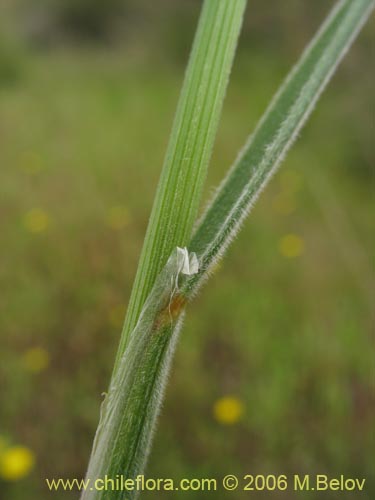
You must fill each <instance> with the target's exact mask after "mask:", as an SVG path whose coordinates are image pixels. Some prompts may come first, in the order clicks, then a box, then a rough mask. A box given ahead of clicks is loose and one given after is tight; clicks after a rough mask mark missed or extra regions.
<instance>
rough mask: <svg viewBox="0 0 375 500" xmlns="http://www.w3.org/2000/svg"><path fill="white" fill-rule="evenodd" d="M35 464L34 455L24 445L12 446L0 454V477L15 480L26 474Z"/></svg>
mask: <svg viewBox="0 0 375 500" xmlns="http://www.w3.org/2000/svg"><path fill="white" fill-rule="evenodd" d="M34 464H35V455H34V453H33V452H32V451H31V450H30V449H29V448H26V446H12V447H10V448H8V449H6V450H4V451H3V452H1V454H0V477H1V478H2V479H5V480H6V481H17V480H18V479H22V478H23V477H25V476H27V475H28V474H29V472H30V471H31V470H32V468H33V467H34Z"/></svg>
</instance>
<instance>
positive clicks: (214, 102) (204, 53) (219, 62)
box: [117, 0, 246, 361]
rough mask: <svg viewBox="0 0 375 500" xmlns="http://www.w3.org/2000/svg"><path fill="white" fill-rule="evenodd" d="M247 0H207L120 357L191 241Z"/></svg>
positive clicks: (143, 254)
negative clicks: (169, 266)
mask: <svg viewBox="0 0 375 500" xmlns="http://www.w3.org/2000/svg"><path fill="white" fill-rule="evenodd" d="M245 5H246V0H220V1H219V2H218V1H217V0H205V2H204V4H203V9H202V13H201V17H200V21H199V25H198V30H197V34H196V37H195V41H194V45H193V49H192V53H191V56H190V61H189V65H188V68H187V71H186V75H185V82H184V85H183V88H182V91H181V96H180V101H179V104H178V108H177V112H176V117H175V120H174V124H173V128H172V133H171V137H170V142H169V146H168V149H167V153H166V158H165V162H164V166H163V170H162V174H161V178H160V181H159V186H158V190H157V193H156V198H155V201H154V206H153V209H152V213H151V217H150V221H149V225H148V229H147V234H146V237H145V241H144V246H143V250H142V254H141V257H140V261H139V266H138V271H137V275H136V278H135V282H134V285H133V291H132V294H131V298H130V302H129V307H128V314H127V317H126V321H125V325H124V329H123V333H122V337H121V341H120V347H119V351H118V357H117V361H118V359H119V357H120V356H121V355H122V353H123V352H124V349H125V346H126V343H127V341H128V337H129V334H130V332H131V331H132V330H133V329H134V327H135V325H136V322H137V320H138V317H139V313H140V311H141V309H142V307H143V304H144V301H145V299H146V297H147V296H148V294H149V293H150V290H151V288H152V286H153V284H154V281H155V279H156V276H157V275H158V273H159V272H160V270H161V269H162V268H163V266H164V265H165V263H166V261H167V259H168V257H169V255H170V254H171V252H172V250H173V249H174V248H175V247H176V246H185V245H186V243H187V242H188V241H189V239H190V237H191V232H192V227H193V224H194V222H195V219H196V217H197V211H198V207H199V203H200V198H201V190H202V185H203V182H204V179H205V177H206V170H207V165H208V162H209V159H210V157H211V152H212V147H213V143H214V139H215V135H216V132H217V125H218V121H219V116H220V112H221V108H222V103H223V100H224V95H225V91H226V87H227V83H228V78H229V73H230V70H231V67H232V62H233V58H234V53H235V49H236V45H237V39H238V35H239V32H240V28H241V24H242V17H243V13H244V9H245Z"/></svg>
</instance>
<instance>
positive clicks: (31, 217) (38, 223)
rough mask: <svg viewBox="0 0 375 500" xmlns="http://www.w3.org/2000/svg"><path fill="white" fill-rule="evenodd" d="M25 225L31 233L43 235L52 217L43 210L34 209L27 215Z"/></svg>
mask: <svg viewBox="0 0 375 500" xmlns="http://www.w3.org/2000/svg"><path fill="white" fill-rule="evenodd" d="M24 224H25V227H26V229H27V230H28V231H30V233H42V232H43V231H45V230H46V229H47V228H48V226H49V224H50V217H49V215H48V214H47V212H45V211H44V210H42V209H41V208H33V209H32V210H29V212H27V213H26V215H25V218H24Z"/></svg>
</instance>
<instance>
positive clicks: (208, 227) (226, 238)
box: [186, 0, 375, 294]
mask: <svg viewBox="0 0 375 500" xmlns="http://www.w3.org/2000/svg"><path fill="white" fill-rule="evenodd" d="M374 4H375V2H374V1H373V0H343V1H340V2H338V4H337V5H336V6H335V7H334V9H333V10H332V12H331V13H330V15H329V16H328V18H327V19H326V21H325V22H324V24H323V25H322V27H321V28H320V30H319V31H318V33H317V34H316V36H315V38H314V39H313V40H312V42H311V43H310V45H309V46H308V47H307V49H306V50H305V52H304V53H303V55H302V57H301V59H300V61H299V62H298V64H297V65H296V66H295V67H294V69H293V70H292V72H291V73H290V75H289V76H288V77H287V79H286V81H285V82H284V84H283V85H282V86H281V88H280V90H279V92H278V93H277V94H276V96H275V98H274V99H273V101H272V102H271V104H270V106H269V108H268V110H267V111H266V113H265V114H264V116H263V118H262V119H261V121H260V123H259V125H258V126H257V128H256V130H255V132H254V134H253V135H252V136H251V137H250V139H249V141H248V143H247V144H246V145H245V147H244V148H243V150H242V151H241V153H240V155H239V157H238V159H237V160H236V162H235V164H234V165H233V167H232V168H231V170H230V171H229V173H228V175H227V177H226V178H225V179H224V181H223V182H222V184H221V185H220V186H219V188H218V190H217V192H216V195H215V196H214V199H213V200H212V202H211V203H210V205H209V206H208V208H207V210H206V212H205V214H204V215H203V217H202V219H201V221H200V223H199V225H198V227H197V229H196V231H195V233H194V235H193V238H192V240H191V242H190V244H189V249H190V250H192V251H194V252H196V253H197V255H198V257H199V260H200V262H201V266H202V269H201V272H200V273H199V275H197V276H194V277H192V278H191V279H190V280H189V283H188V284H187V291H186V293H190V294H192V293H194V292H195V291H196V289H197V288H198V287H199V285H200V283H201V282H203V281H204V279H205V278H206V276H207V273H208V272H209V271H210V269H211V268H212V266H213V265H214V264H215V262H216V261H217V259H218V258H220V256H221V255H222V254H223V253H224V252H225V250H226V248H227V246H228V245H229V243H230V242H231V241H232V239H233V237H234V236H235V234H236V233H237V231H238V229H239V228H240V226H241V223H242V221H243V220H244V218H245V217H246V215H247V214H248V213H249V211H250V209H251V207H252V206H253V204H254V202H255V201H256V199H257V197H258V196H259V194H260V192H261V191H262V189H263V188H264V187H265V185H266V184H267V182H268V181H269V180H270V178H271V176H272V175H273V173H274V172H275V171H276V169H277V167H278V166H279V165H280V163H281V161H282V159H283V158H284V156H285V153H286V152H287V150H288V149H289V148H290V146H291V145H292V143H293V141H294V140H295V138H296V137H297V134H298V132H299V131H300V129H301V127H302V126H303V124H304V123H305V121H306V119H307V118H308V117H309V115H310V114H311V112H312V110H313V108H314V105H315V103H316V101H317V100H318V98H319V96H320V94H321V92H322V91H323V89H324V88H325V86H326V85H327V83H328V81H329V79H330V77H331V76H332V75H333V73H334V71H335V69H336V67H337V65H338V64H339V62H340V60H341V59H342V57H343V56H344V54H345V53H346V51H347V50H348V48H349V47H350V45H351V43H352V42H353V40H354V39H355V36H356V35H357V33H358V32H359V30H360V28H361V27H362V25H363V23H364V22H365V21H366V19H367V18H368V16H369V15H370V13H371V11H372V9H373V8H374Z"/></svg>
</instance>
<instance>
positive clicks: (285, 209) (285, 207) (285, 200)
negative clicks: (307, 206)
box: [272, 193, 296, 215]
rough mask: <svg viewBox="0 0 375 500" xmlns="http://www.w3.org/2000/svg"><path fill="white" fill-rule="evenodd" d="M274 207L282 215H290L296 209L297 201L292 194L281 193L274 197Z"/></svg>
mask: <svg viewBox="0 0 375 500" xmlns="http://www.w3.org/2000/svg"><path fill="white" fill-rule="evenodd" d="M272 208H273V209H274V211H275V212H276V213H278V214H281V215H290V214H291V213H292V212H294V211H295V209H296V201H295V199H294V197H292V196H291V195H290V194H286V193H280V194H278V195H277V196H275V198H274V199H273V202H272Z"/></svg>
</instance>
